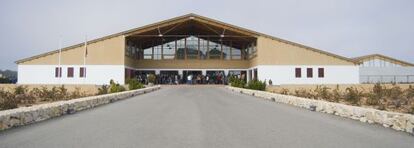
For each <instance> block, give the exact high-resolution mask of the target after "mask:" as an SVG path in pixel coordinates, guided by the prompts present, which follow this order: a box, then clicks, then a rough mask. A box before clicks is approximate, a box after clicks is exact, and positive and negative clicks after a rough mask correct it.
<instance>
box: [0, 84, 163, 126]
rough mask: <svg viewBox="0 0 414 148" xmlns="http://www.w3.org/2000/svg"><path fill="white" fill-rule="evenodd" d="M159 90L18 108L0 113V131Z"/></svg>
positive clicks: (151, 88)
mask: <svg viewBox="0 0 414 148" xmlns="http://www.w3.org/2000/svg"><path fill="white" fill-rule="evenodd" d="M160 88H161V86H159V85H158V86H152V87H148V88H143V89H138V90H131V91H124V92H119V93H112V94H105V95H99V96H90V97H85V98H79V99H73V100H68V101H58V102H52V103H47V104H39V105H34V106H30V107H20V108H15V109H10V110H4V111H0V131H1V130H5V129H9V128H13V127H18V126H23V125H28V124H32V123H36V122H40V121H44V120H47V119H50V118H54V117H59V116H63V115H66V114H73V113H76V112H78V111H82V110H85V109H90V108H94V107H97V106H100V105H104V104H108V103H112V102H115V101H118V100H123V99H126V98H130V97H133V96H136V95H140V94H144V93H148V92H152V91H155V90H158V89H160Z"/></svg>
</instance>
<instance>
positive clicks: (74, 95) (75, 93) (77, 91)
mask: <svg viewBox="0 0 414 148" xmlns="http://www.w3.org/2000/svg"><path fill="white" fill-rule="evenodd" d="M83 96H86V95H85V94H84V93H82V92H81V89H80V88H79V87H76V88H75V90H74V91H73V92H72V93H70V96H69V97H68V98H70V99H75V98H81V97H83Z"/></svg>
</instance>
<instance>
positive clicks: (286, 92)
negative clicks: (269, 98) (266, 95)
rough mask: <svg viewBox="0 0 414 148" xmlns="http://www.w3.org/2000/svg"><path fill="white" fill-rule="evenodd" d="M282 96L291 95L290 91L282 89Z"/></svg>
mask: <svg viewBox="0 0 414 148" xmlns="http://www.w3.org/2000/svg"><path fill="white" fill-rule="evenodd" d="M279 93H280V94H283V95H289V89H287V88H282V90H280V92H279Z"/></svg>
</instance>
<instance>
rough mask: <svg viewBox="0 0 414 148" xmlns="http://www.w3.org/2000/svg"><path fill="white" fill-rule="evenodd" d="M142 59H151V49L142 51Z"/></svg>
mask: <svg viewBox="0 0 414 148" xmlns="http://www.w3.org/2000/svg"><path fill="white" fill-rule="evenodd" d="M144 59H152V47H150V48H147V49H144Z"/></svg>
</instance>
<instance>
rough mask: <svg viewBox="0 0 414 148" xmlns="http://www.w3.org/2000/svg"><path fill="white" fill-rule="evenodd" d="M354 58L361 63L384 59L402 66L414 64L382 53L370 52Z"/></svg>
mask: <svg viewBox="0 0 414 148" xmlns="http://www.w3.org/2000/svg"><path fill="white" fill-rule="evenodd" d="M352 59H353V60H354V61H355V62H356V63H358V64H361V63H362V62H364V61H367V60H370V59H384V60H387V61H390V62H392V63H396V64H400V65H402V66H414V64H412V63H409V62H405V61H401V60H398V59H395V58H392V57H389V56H385V55H381V54H370V55H365V56H360V57H355V58H352Z"/></svg>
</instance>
